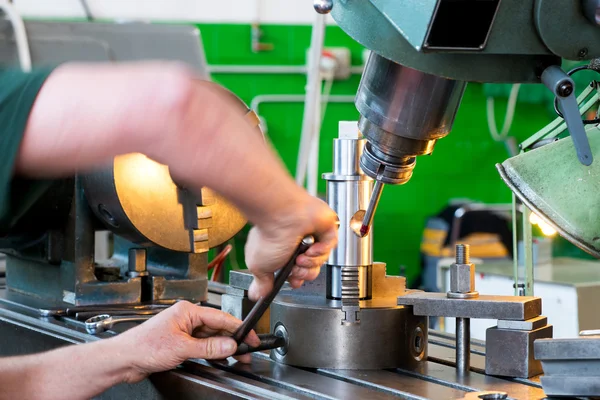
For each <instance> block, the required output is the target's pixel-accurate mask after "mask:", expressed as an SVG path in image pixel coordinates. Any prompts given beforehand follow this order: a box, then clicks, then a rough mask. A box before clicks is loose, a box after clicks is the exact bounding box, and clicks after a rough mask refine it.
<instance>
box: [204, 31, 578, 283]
mask: <svg viewBox="0 0 600 400" xmlns="http://www.w3.org/2000/svg"><path fill="white" fill-rule="evenodd" d="M198 27H199V28H200V30H201V35H202V39H203V43H204V46H205V51H206V56H207V60H208V63H209V65H211V64H212V65H216V64H218V65H304V64H305V61H306V50H307V48H308V47H309V44H310V34H311V28H310V26H281V25H265V26H261V29H262V32H263V36H262V39H261V41H262V42H266V43H271V44H272V46H273V48H272V50H270V51H263V52H259V53H255V52H253V51H252V49H251V27H250V25H212V24H199V25H198ZM325 46H326V47H346V48H349V49H350V50H351V52H352V64H353V65H355V66H356V65H361V64H362V56H363V48H362V46H360V45H359V44H358V43H356V42H355V41H354V40H352V39H351V38H350V37H349V36H347V35H346V34H345V33H344V32H343V31H342V30H341V29H339V28H338V27H336V26H330V27H327V29H326V39H325ZM212 77H213V79H214V80H215V81H216V82H219V83H221V84H223V85H224V86H225V87H227V88H228V89H230V90H232V91H233V92H235V93H236V94H237V95H238V96H240V97H241V98H242V99H243V100H244V101H245V102H246V103H247V104H250V102H251V101H252V99H253V98H254V97H255V96H257V95H263V94H303V93H304V88H305V85H306V76H304V75H300V74H297V75H293V74H289V75H281V74H277V75H264V74H213V75H212ZM359 80H360V76H359V75H354V76H352V77H351V78H350V79H348V80H343V81H335V83H334V85H333V88H332V94H345V95H354V94H355V93H356V90H357V87H358V84H359ZM509 91H510V85H482V84H479V83H469V84H468V86H467V90H466V92H465V95H464V98H463V101H462V104H461V106H460V109H459V111H458V115H457V117H456V121H455V124H454V127H453V129H452V132H451V133H450V135H449V136H448V137H446V138H444V139H441V140H439V141H438V143H437V145H436V147H435V150H434V152H433V154H432V155H430V156H423V157H420V158H418V159H417V166H416V168H415V171H414V175H413V178H412V179H411V180H410V181H409V182H408V183H407V184H405V185H402V186H387V187H386V188H385V190H384V193H383V196H382V199H381V202H380V205H379V208H378V210H377V213H376V215H375V221H374V235H375V236H374V246H375V248H374V255H375V259H376V260H377V261H381V262H385V263H387V265H388V273H389V274H398V273H402V274H405V275H406V276H407V278H408V283H409V285H410V283H411V282H412V281H413V280H414V279H415V277H416V276H417V275H418V273H419V269H420V266H419V263H420V261H419V246H420V240H421V235H422V232H423V228H424V224H425V220H426V218H427V217H429V216H431V215H434V214H436V213H438V212H439V211H441V210H442V209H443V208H444V207H445V206H446V205H447V204H448V201H449V200H451V199H457V198H468V199H471V200H474V201H478V202H485V203H508V202H510V200H511V194H510V191H509V189H508V188H507V187H506V186H505V185H504V183H503V182H502V181H501V179H500V176H499V175H498V173H497V171H496V168H495V164H496V163H499V162H502V161H504V160H505V159H506V158H507V156H508V153H507V152H506V149H505V146H504V144H502V143H498V142H495V141H494V140H492V138H491V136H490V134H489V130H488V125H487V119H486V95H493V96H494V97H497V100H496V101H495V112H496V120H497V124H498V125H499V127H498V129H501V126H500V125H501V124H502V122H503V120H504V114H505V110H506V104H507V94H508V92H509ZM551 99H552V96H551V95H550V93H549V91H548V90H547V89H546V88H545V87H543V86H542V85H525V86H524V87H523V88H522V89H521V91H520V94H519V103H518V106H517V109H516V114H515V118H514V122H513V125H512V129H511V134H512V135H514V136H516V138H517V141H518V142H520V141H522V140H523V139H525V138H527V137H528V136H530V135H531V134H533V133H534V132H535V131H537V130H538V129H540V128H542V127H543V126H545V125H546V124H547V123H548V122H550V121H551V120H552V119H554V118H555V117H556V115H555V114H553V112H552V111H551ZM303 106H304V105H303V104H301V103H298V104H289V103H286V104H272V103H267V104H263V105H261V107H260V109H259V114H260V116H261V117H262V118H264V120H265V121H266V126H267V135H268V137H269V139H270V141H271V142H272V143H273V145H274V146H275V148H276V150H277V151H278V152H279V154H280V156H281V157H282V159H283V160H284V162H285V165H286V166H287V168H288V169H289V171H290V173H292V174H295V167H296V159H297V153H298V146H299V139H300V132H301V127H302V114H303ZM357 119H358V112H357V111H356V109H355V107H354V105H353V104H352V103H349V104H333V103H331V104H329V105H328V106H327V110H326V114H325V117H324V123H323V127H322V131H321V142H320V158H319V170H320V173H323V172H329V171H330V170H331V166H332V153H333V150H332V139H333V138H334V137H336V136H337V133H338V130H337V126H338V121H343V120H357ZM231 167H232V168H235V165H232V166H231ZM256 190H261V189H260V188H259V187H257V188H256ZM319 192H320V194H321V195H322V196H324V195H325V182H324V181H322V180H321V181H320V183H319ZM244 235H245V232H242V233H241V234H240V235H239V236H238V238H237V240H236V252H235V254H236V257H235V258H237V261H238V264H240V265H243V251H242V246H243V242H244ZM555 253H558V254H562V255H565V254H568V255H581V254H582V253H581V252H580V251H579V250H578V249H576V248H574V247H573V246H571V245H570V244H568V243H566V242H565V241H564V240H561V239H555Z"/></svg>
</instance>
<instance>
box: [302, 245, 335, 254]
mask: <svg viewBox="0 0 600 400" xmlns="http://www.w3.org/2000/svg"><path fill="white" fill-rule="evenodd" d="M330 251H331V245H330V244H329V243H321V242H317V243H315V244H313V245H312V246H310V247H309V248H308V250H306V252H305V253H304V254H305V255H306V256H308V257H319V256H324V255H327V254H328V253H329V252H330Z"/></svg>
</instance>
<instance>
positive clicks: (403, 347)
mask: <svg viewBox="0 0 600 400" xmlns="http://www.w3.org/2000/svg"><path fill="white" fill-rule="evenodd" d="M340 306H341V304H340V302H339V301H334V300H327V299H325V298H324V297H323V296H292V295H283V294H282V295H280V296H279V297H277V298H276V299H275V301H274V302H273V303H272V305H271V330H272V331H273V330H275V329H277V327H278V326H280V325H283V326H284V327H285V329H286V330H287V332H288V335H289V345H288V346H287V348H286V351H287V353H286V354H285V355H283V356H282V355H281V354H279V353H278V352H275V351H273V352H271V357H272V359H274V360H275V361H278V362H280V363H283V364H288V365H293V366H299V367H308V368H333V369H382V368H398V367H401V366H402V367H406V368H414V367H416V366H417V365H418V364H419V363H420V362H421V361H422V360H424V359H426V356H427V352H426V346H424V345H423V343H425V342H426V340H427V334H426V332H427V326H428V325H427V324H428V323H427V318H423V317H415V316H413V315H411V313H410V308H408V307H398V306H395V304H394V298H393V297H392V298H388V300H387V301H386V300H385V299H382V300H379V301H376V300H369V301H362V302H361V304H360V324H353V325H343V324H341V323H340V321H341V320H342V319H343V318H344V316H343V315H342V314H343V312H342V310H341V309H340ZM418 350H419V351H418ZM417 351H418V352H417Z"/></svg>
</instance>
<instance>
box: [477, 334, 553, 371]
mask: <svg viewBox="0 0 600 400" xmlns="http://www.w3.org/2000/svg"><path fill="white" fill-rule="evenodd" d="M552 332H553V328H552V325H544V326H542V327H539V328H536V329H532V330H522V329H505V328H504V329H503V328H499V327H492V328H488V329H487V331H486V333H485V373H486V374H489V375H496V376H507V377H513V378H531V377H533V376H537V375H540V374H541V373H542V372H543V370H542V365H541V363H540V361H539V360H537V359H536V357H535V356H534V343H535V341H536V340H539V339H546V338H551V337H552Z"/></svg>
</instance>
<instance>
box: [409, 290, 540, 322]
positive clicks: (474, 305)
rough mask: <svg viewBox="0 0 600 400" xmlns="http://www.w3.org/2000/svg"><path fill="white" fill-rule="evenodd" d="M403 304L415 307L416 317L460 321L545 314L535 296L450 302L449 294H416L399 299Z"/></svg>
mask: <svg viewBox="0 0 600 400" xmlns="http://www.w3.org/2000/svg"><path fill="white" fill-rule="evenodd" d="M398 304H399V305H410V306H413V313H414V314H415V315H426V316H433V317H435V316H437V317H439V316H444V317H456V318H488V319H510V320H526V319H531V318H534V317H537V316H539V315H540V314H541V312H542V299H541V298H539V297H532V296H492V295H484V294H480V295H479V297H477V298H474V299H449V298H447V297H446V293H433V292H412V293H407V294H406V295H404V296H400V297H398Z"/></svg>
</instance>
